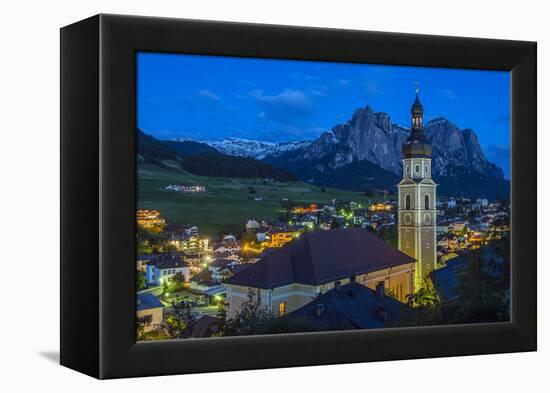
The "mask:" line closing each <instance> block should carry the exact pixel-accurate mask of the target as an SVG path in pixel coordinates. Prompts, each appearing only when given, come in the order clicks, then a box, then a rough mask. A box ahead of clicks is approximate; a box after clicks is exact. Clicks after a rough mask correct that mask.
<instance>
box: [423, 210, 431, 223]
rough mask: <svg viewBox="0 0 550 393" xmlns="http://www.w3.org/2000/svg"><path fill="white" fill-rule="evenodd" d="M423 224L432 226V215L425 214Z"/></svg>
mask: <svg viewBox="0 0 550 393" xmlns="http://www.w3.org/2000/svg"><path fill="white" fill-rule="evenodd" d="M422 222H423V223H424V225H430V224H431V223H432V215H431V214H430V213H424V216H423V217H422Z"/></svg>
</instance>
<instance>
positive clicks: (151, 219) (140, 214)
mask: <svg viewBox="0 0 550 393" xmlns="http://www.w3.org/2000/svg"><path fill="white" fill-rule="evenodd" d="M136 221H137V224H138V226H140V227H142V228H146V229H154V230H157V231H160V230H162V228H163V227H164V225H165V224H166V221H165V220H164V218H162V217H161V216H160V212H159V211H158V210H138V211H137V212H136Z"/></svg>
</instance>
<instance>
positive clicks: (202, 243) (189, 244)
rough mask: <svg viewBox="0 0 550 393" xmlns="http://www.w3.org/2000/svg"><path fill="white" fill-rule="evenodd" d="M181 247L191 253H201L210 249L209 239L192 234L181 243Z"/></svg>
mask: <svg viewBox="0 0 550 393" xmlns="http://www.w3.org/2000/svg"><path fill="white" fill-rule="evenodd" d="M195 228H196V227H195ZM181 249H182V250H183V252H184V253H186V254H189V255H201V254H202V253H203V252H207V251H209V248H208V239H206V238H201V237H200V236H198V235H190V236H189V237H188V238H187V239H185V240H184V241H183V242H182V243H181Z"/></svg>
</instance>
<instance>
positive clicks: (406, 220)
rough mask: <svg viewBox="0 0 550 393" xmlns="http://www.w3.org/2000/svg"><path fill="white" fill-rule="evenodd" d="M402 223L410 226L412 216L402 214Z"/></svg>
mask: <svg viewBox="0 0 550 393" xmlns="http://www.w3.org/2000/svg"><path fill="white" fill-rule="evenodd" d="M403 222H404V223H405V225H410V224H411V222H412V215H411V213H405V214H403Z"/></svg>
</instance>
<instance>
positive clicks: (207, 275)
mask: <svg viewBox="0 0 550 393" xmlns="http://www.w3.org/2000/svg"><path fill="white" fill-rule="evenodd" d="M190 283H191V285H190V287H191V290H193V291H197V292H206V291H208V290H209V289H211V288H212V287H215V286H218V285H219V283H217V282H215V281H214V280H212V272H211V271H210V270H209V269H204V270H201V271H200V272H199V273H197V274H195V275H194V276H193V277H191V280H190Z"/></svg>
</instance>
